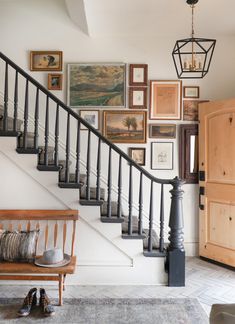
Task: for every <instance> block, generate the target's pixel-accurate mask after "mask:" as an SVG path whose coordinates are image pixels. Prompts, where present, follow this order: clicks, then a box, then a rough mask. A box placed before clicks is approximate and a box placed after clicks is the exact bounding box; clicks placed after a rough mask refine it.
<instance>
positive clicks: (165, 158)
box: [151, 142, 174, 170]
mask: <svg viewBox="0 0 235 324" xmlns="http://www.w3.org/2000/svg"><path fill="white" fill-rule="evenodd" d="M173 145H174V144H173V142H153V143H152V147H151V168H152V169H153V170H172V169H173Z"/></svg>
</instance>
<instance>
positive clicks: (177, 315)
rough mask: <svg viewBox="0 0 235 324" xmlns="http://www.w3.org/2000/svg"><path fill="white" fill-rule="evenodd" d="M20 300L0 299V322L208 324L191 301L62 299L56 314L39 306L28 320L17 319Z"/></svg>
mask: <svg viewBox="0 0 235 324" xmlns="http://www.w3.org/2000/svg"><path fill="white" fill-rule="evenodd" d="M21 303H22V299H14V298H13V299H12V298H11V299H10V298H9V299H3V298H0V323H4V324H6V323H7V324H12V323H20V324H21V323H31V324H32V323H64V324H68V323H73V324H76V323H79V324H80V323H81V324H124V323H125V324H208V318H207V315H206V313H205V312H204V310H203V308H202V306H201V305H200V304H199V302H198V301H197V299H195V298H187V299H185V298H177V299H175V298H141V299H140V298H132V299H130V298H105V299H103V298H102V299H101V298H100V299H97V298H81V299H64V305H63V306H56V307H55V308H56V315H55V316H53V317H51V318H45V317H43V315H42V314H41V312H40V309H39V307H37V309H34V310H33V311H32V313H31V314H30V316H29V317H27V318H20V319H19V318H18V317H17V316H16V313H17V310H18V309H19V307H20V305H21Z"/></svg>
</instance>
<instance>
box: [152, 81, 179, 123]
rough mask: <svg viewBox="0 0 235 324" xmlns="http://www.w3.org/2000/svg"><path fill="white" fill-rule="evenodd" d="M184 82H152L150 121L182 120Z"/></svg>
mask: <svg viewBox="0 0 235 324" xmlns="http://www.w3.org/2000/svg"><path fill="white" fill-rule="evenodd" d="M181 101H182V81H178V80H176V81H156V80H151V81H150V119H181Z"/></svg>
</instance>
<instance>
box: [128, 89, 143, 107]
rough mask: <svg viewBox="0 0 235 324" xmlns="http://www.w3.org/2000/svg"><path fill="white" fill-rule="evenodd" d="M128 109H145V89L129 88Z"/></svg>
mask: <svg viewBox="0 0 235 324" xmlns="http://www.w3.org/2000/svg"><path fill="white" fill-rule="evenodd" d="M129 108H132V109H147V88H146V87H130V88H129Z"/></svg>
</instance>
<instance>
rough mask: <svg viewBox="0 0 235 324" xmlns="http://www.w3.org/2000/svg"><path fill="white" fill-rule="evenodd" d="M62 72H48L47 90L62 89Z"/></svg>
mask: <svg viewBox="0 0 235 324" xmlns="http://www.w3.org/2000/svg"><path fill="white" fill-rule="evenodd" d="M62 77H63V76H62V74H55V73H49V74H48V81H47V87H48V90H62Z"/></svg>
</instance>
